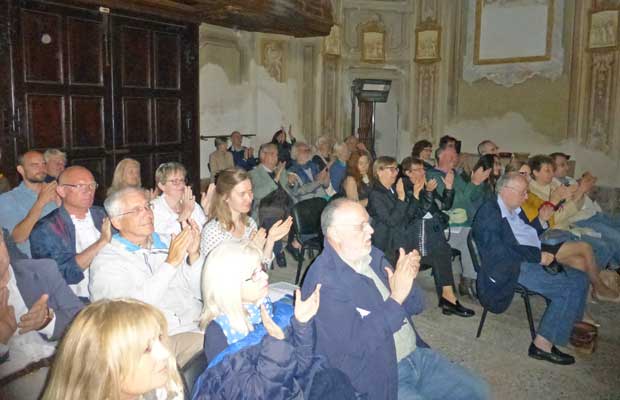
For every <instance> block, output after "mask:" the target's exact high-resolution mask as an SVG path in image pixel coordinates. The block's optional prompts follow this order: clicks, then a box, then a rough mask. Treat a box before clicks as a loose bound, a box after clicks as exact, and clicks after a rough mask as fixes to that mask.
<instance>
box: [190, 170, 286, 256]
mask: <svg viewBox="0 0 620 400" xmlns="http://www.w3.org/2000/svg"><path fill="white" fill-rule="evenodd" d="M253 199H254V193H253V192H252V182H251V181H250V177H249V175H248V173H247V172H246V171H244V170H243V169H240V168H229V169H225V170H223V171H221V172H220V174H219V176H218V179H217V184H216V185H215V194H214V195H213V199H212V200H211V205H210V210H209V222H207V224H206V225H205V227H204V228H203V230H202V234H201V238H200V254H204V255H205V256H207V255H208V254H209V252H210V251H211V250H213V249H214V248H216V247H217V246H218V245H219V244H220V243H222V242H225V241H230V240H232V241H240V240H242V239H253V240H255V242H256V243H257V245H258V246H259V247H260V248H261V249H262V250H263V261H264V262H265V263H266V264H268V263H271V261H272V259H273V254H272V251H273V245H274V243H275V242H277V241H278V240H280V239H282V238H283V237H284V236H286V234H288V232H289V230H290V229H291V225H292V224H293V220H292V218H290V217H289V218H287V219H285V220H280V221H277V222H276V223H275V224H274V225H273V226H272V227H271V228H269V232H268V233H267V232H266V231H265V229H263V228H261V229H258V227H257V225H256V221H254V219H252V217H250V216H249V215H248V213H249V212H250V211H251V209H252V200H253Z"/></svg>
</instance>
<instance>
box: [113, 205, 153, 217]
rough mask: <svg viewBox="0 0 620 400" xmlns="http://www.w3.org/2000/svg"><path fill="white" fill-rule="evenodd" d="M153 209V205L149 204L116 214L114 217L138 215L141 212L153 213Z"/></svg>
mask: <svg viewBox="0 0 620 400" xmlns="http://www.w3.org/2000/svg"><path fill="white" fill-rule="evenodd" d="M153 208H154V206H153V203H150V202H149V203H147V204H145V205H143V206H138V207H134V208H132V209H131V210H129V211H125V212H123V213H120V214H116V215H115V217H122V216H123V215H128V214H139V213H141V212H153Z"/></svg>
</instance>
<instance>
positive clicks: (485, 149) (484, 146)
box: [477, 140, 499, 156]
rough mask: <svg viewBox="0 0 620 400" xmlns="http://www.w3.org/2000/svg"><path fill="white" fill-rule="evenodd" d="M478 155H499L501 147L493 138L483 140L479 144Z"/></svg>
mask: <svg viewBox="0 0 620 400" xmlns="http://www.w3.org/2000/svg"><path fill="white" fill-rule="evenodd" d="M477 149H478V155H480V156H485V155H487V154H493V155H498V154H499V147H497V145H496V144H495V143H494V142H493V141H492V140H483V141H482V142H480V143H479V144H478V148H477Z"/></svg>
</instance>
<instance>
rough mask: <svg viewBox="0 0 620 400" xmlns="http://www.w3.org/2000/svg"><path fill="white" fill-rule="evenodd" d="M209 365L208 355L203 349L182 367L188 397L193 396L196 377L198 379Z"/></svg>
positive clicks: (182, 376)
mask: <svg viewBox="0 0 620 400" xmlns="http://www.w3.org/2000/svg"><path fill="white" fill-rule="evenodd" d="M207 365H209V362H208V361H207V356H205V353H204V351H201V352H199V353H197V354H196V355H195V356H193V357H192V358H191V359H190V360H189V361H188V362H187V364H185V366H183V368H181V369H180V372H181V378H182V379H183V385H184V386H185V387H184V389H185V398H186V399H191V398H192V392H193V389H194V383H196V379H198V377H199V376H200V374H202V373H203V372H204V370H205V369H207Z"/></svg>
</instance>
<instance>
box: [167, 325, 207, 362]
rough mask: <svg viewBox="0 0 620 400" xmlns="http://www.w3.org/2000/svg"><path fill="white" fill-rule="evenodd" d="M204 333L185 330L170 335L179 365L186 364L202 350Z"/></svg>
mask: <svg viewBox="0 0 620 400" xmlns="http://www.w3.org/2000/svg"><path fill="white" fill-rule="evenodd" d="M204 339H205V337H204V335H203V334H202V333H197V332H183V333H177V334H176V335H172V336H170V346H171V347H172V349H171V350H172V351H173V352H174V355H175V356H176V358H177V364H178V365H179V367H181V368H182V367H184V366H185V364H187V362H188V361H189V360H190V359H191V358H192V357H193V356H194V355H195V354H196V353H198V352H200V351H202V348H203V345H204Z"/></svg>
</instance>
